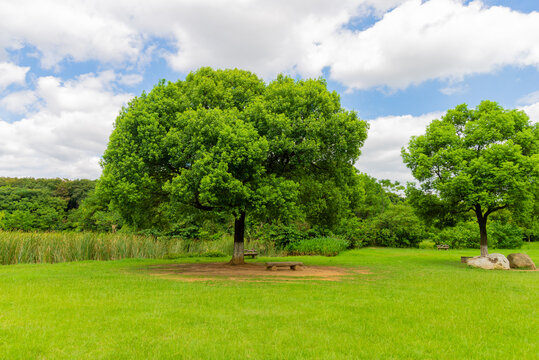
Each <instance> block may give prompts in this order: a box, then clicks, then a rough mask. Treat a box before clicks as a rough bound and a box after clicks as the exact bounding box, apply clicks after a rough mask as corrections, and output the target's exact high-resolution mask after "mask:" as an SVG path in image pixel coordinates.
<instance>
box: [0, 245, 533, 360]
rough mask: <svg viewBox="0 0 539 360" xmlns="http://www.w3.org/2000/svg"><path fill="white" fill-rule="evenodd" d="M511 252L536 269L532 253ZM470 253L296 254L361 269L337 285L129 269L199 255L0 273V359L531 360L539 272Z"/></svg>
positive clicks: (25, 267) (22, 267) (37, 266)
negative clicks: (493, 264)
mask: <svg viewBox="0 0 539 360" xmlns="http://www.w3.org/2000/svg"><path fill="white" fill-rule="evenodd" d="M532 245H535V244H532ZM496 251H497V252H502V253H504V254H506V255H507V254H508V253H511V252H515V251H511V250H507V251H505V250H496ZM517 252H525V253H528V254H529V255H530V256H531V257H532V259H533V260H534V261H535V263H536V264H538V263H539V247H538V246H529V245H525V246H524V248H523V249H520V250H517ZM477 253H478V250H449V251H436V250H420V249H379V248H368V249H361V250H352V251H348V252H345V253H343V254H341V255H339V256H336V257H331V258H326V257H293V259H295V260H299V261H303V262H304V263H305V264H306V265H311V266H314V265H331V266H345V267H351V266H359V267H362V268H368V269H370V271H371V274H358V275H355V276H354V277H352V278H351V279H347V280H343V281H338V282H335V281H299V282H298V281H290V282H286V281H285V282H271V281H269V282H247V281H233V280H212V281H202V282H182V281H177V280H171V279H161V278H157V277H152V276H149V275H148V273H147V272H146V271H139V269H140V268H144V267H146V266H149V265H152V264H158V263H171V262H197V261H198V262H204V261H216V259H197V258H189V259H181V260H178V261H170V260H168V261H164V260H133V259H131V260H119V261H108V262H106V261H104V262H99V261H87V262H73V263H59V264H22V265H9V266H1V267H0V358H2V359H362V358H364V359H425V358H428V359H433V358H434V359H532V358H537V354H539V346H538V344H539V340H538V339H539V338H538V334H539V314H538V311H537V309H538V306H539V272H517V271H500V270H498V271H487V270H480V269H472V268H468V267H467V266H466V265H464V264H461V263H460V256H461V255H466V256H472V255H476V254H477ZM272 259H273V260H274V259H275V258H272ZM286 259H287V260H290V259H291V258H286ZM226 260H228V259H225V258H222V259H218V261H226ZM264 260H266V259H264V258H262V259H257V260H256V261H264ZM250 261H251V260H250Z"/></svg>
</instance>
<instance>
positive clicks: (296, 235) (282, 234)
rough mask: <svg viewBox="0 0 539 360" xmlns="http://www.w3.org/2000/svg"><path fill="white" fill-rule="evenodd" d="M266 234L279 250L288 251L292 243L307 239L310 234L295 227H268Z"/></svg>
mask: <svg viewBox="0 0 539 360" xmlns="http://www.w3.org/2000/svg"><path fill="white" fill-rule="evenodd" d="M265 230H266V233H267V236H268V237H269V239H270V241H272V242H273V243H274V244H275V247H277V248H279V249H286V247H287V246H288V245H289V244H291V243H296V242H299V241H301V240H304V239H307V238H308V237H309V234H308V233H307V232H304V231H301V230H299V229H298V228H297V227H296V226H294V225H267V226H266V229H265Z"/></svg>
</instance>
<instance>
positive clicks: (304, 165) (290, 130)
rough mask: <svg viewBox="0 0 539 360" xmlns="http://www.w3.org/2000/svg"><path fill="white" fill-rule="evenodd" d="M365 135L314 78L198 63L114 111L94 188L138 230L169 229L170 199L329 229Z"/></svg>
mask: <svg viewBox="0 0 539 360" xmlns="http://www.w3.org/2000/svg"><path fill="white" fill-rule="evenodd" d="M366 131H367V125H366V123H365V122H363V121H361V120H360V119H358V117H357V115H356V113H355V112H350V111H345V110H344V109H342V108H341V106H340V101H339V96H338V95H337V94H336V93H335V92H330V91H328V90H327V87H326V83H325V81H323V80H298V81H295V80H294V79H292V78H289V77H285V76H279V77H278V78H277V79H276V80H274V81H272V82H270V83H269V84H268V85H266V84H264V82H263V81H262V80H261V79H259V78H258V77H256V75H254V74H252V73H250V72H247V71H241V70H212V69H210V68H202V69H200V70H198V71H197V72H194V73H191V74H189V75H188V76H187V77H186V79H185V81H177V82H176V83H170V82H169V83H167V84H165V82H164V81H162V82H160V83H159V84H158V85H156V86H155V87H154V89H153V90H152V91H151V92H150V93H148V94H146V93H143V94H142V95H141V96H140V97H136V98H135V99H133V100H132V101H131V102H130V103H129V105H128V106H127V107H126V108H124V109H123V110H122V112H121V114H120V115H119V116H118V118H117V120H116V123H115V129H114V131H113V133H112V135H111V137H110V142H109V145H108V148H107V150H106V151H105V154H104V156H103V167H104V168H103V175H102V177H101V179H100V181H99V184H98V186H97V192H98V193H99V194H100V196H102V197H103V198H105V199H107V200H109V201H111V202H112V204H113V206H114V209H115V210H117V211H118V212H119V213H120V214H121V216H122V218H123V219H124V220H125V221H126V222H127V223H129V224H131V225H133V226H135V227H138V228H162V229H167V228H172V227H173V224H175V223H178V222H179V218H180V217H181V216H182V215H183V214H182V213H174V212H171V211H169V210H170V209H171V208H179V204H186V205H189V206H191V207H193V208H197V209H200V210H208V211H212V212H214V213H219V212H220V213H224V214H229V216H230V215H232V216H234V217H236V218H239V216H240V214H242V213H247V214H249V216H252V217H254V218H257V219H260V220H262V221H266V220H268V219H272V221H281V222H284V223H286V222H289V221H290V220H292V219H297V218H303V217H304V215H305V214H306V216H307V218H308V219H310V220H311V221H312V222H313V224H314V223H320V224H322V223H324V222H325V224H324V225H328V226H333V225H335V224H338V223H339V220H340V219H339V217H340V216H343V214H345V213H346V212H347V211H346V210H345V209H346V208H347V207H348V208H349V207H351V206H352V207H353V205H351V202H357V199H360V197H361V196H360V194H358V195H357V196H355V195H354V196H351V195H350V194H351V193H354V192H355V191H357V187H356V186H355V184H354V180H353V176H352V177H351V176H350V175H351V174H352V175H353V174H354V171H355V170H354V169H353V166H352V164H353V163H354V162H355V161H356V160H357V158H358V156H359V154H360V151H359V149H360V147H361V145H362V144H363V142H364V140H365V138H366ZM350 179H352V180H350ZM320 184H323V185H322V186H320ZM339 189H345V190H344V193H343V192H342V191H341V192H339ZM311 195H320V196H311ZM311 205H312V206H311ZM348 212H349V210H348Z"/></svg>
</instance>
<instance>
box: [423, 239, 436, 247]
mask: <svg viewBox="0 0 539 360" xmlns="http://www.w3.org/2000/svg"><path fill="white" fill-rule="evenodd" d="M435 247H436V243H435V242H434V241H432V240H423V241H421V242H420V243H419V248H420V249H434V248H435Z"/></svg>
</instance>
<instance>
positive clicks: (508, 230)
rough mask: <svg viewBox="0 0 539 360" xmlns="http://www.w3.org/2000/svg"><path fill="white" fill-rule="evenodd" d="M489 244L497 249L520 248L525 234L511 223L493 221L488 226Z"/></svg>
mask: <svg viewBox="0 0 539 360" xmlns="http://www.w3.org/2000/svg"><path fill="white" fill-rule="evenodd" d="M488 237H489V245H492V247H494V248H497V249H520V248H521V247H522V239H523V238H524V234H523V232H522V230H521V229H520V228H519V227H518V226H516V225H513V224H511V223H507V224H502V223H499V222H493V223H492V224H490V225H489V226H488Z"/></svg>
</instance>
